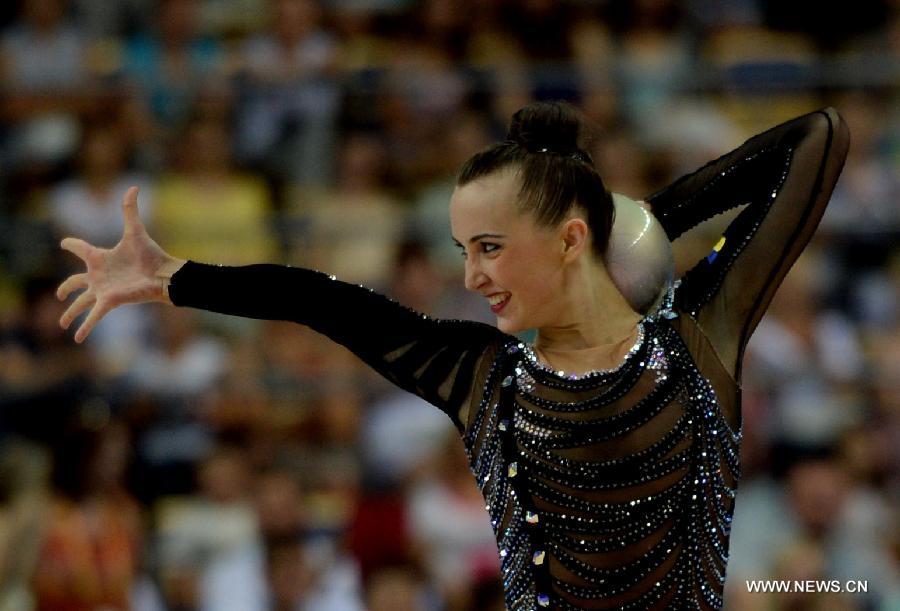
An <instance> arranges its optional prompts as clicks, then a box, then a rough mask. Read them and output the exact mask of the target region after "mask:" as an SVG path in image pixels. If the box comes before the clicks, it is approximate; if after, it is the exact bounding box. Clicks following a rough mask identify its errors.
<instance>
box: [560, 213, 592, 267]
mask: <svg viewBox="0 0 900 611" xmlns="http://www.w3.org/2000/svg"><path fill="white" fill-rule="evenodd" d="M560 238H561V239H562V245H561V254H562V256H563V258H564V259H565V260H566V261H574V260H575V259H576V258H577V257H578V256H580V255H581V253H582V251H584V249H585V248H586V247H587V242H588V226H587V223H585V222H584V220H583V219H580V218H577V217H576V218H572V219H569V220H567V221H566V222H565V223H563V225H562V227H561V228H560Z"/></svg>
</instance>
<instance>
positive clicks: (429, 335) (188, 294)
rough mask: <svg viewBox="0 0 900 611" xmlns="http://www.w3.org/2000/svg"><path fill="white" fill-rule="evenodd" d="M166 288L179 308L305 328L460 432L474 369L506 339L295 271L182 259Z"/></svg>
mask: <svg viewBox="0 0 900 611" xmlns="http://www.w3.org/2000/svg"><path fill="white" fill-rule="evenodd" d="M168 290H169V295H170V297H171V300H172V303H174V304H175V305H178V306H191V307H195V308H201V309H204V310H210V311H213V312H221V313H223V314H233V315H237V316H244V317H247V318H260V319H269V320H288V321H293V322H296V323H300V324H303V325H307V326H309V327H310V328H312V329H314V330H316V331H318V332H319V333H322V334H323V335H326V336H328V337H329V338H331V339H332V340H334V341H335V342H337V343H339V344H341V345H343V346H346V347H347V348H349V349H350V350H351V351H352V352H353V353H354V354H356V355H357V356H359V357H360V358H361V359H362V360H363V361H365V362H366V363H367V364H369V365H370V366H371V367H372V368H373V369H375V370H376V371H377V372H378V373H380V374H382V375H383V376H384V377H385V378H387V379H388V380H390V381H391V382H393V383H394V384H396V385H397V386H399V387H400V388H403V389H404V390H408V391H410V392H412V393H415V394H417V395H419V396H420V397H422V398H423V399H425V400H426V401H428V402H429V403H431V404H432V405H436V406H437V407H439V408H440V409H442V410H443V411H445V412H446V413H447V414H449V415H450V417H451V418H452V419H453V421H454V423H455V424H456V425H457V428H459V429H460V430H462V429H463V428H465V426H464V424H465V422H466V418H467V412H466V408H467V406H468V404H469V401H470V397H471V394H472V393H473V392H476V391H477V389H476V388H474V387H473V384H474V381H475V378H476V372H477V371H478V370H479V368H480V365H481V364H482V363H483V359H485V358H492V356H493V352H492V348H493V349H496V348H499V347H500V346H501V345H502V344H503V343H505V341H506V340H507V339H509V338H508V337H507V336H506V335H504V334H503V333H501V332H500V331H499V330H498V329H496V328H495V327H492V326H490V325H485V324H482V323H476V322H473V321H467V320H439V319H432V318H430V317H428V316H425V315H424V314H421V313H419V312H416V311H415V310H412V309H410V308H407V307H406V306H403V305H401V304H399V303H397V302H395V301H392V300H391V299H388V298H387V297H385V296H383V295H380V294H378V293H376V292H374V291H372V290H371V289H367V288H365V287H362V286H359V285H355V284H349V283H347V282H342V281H340V280H338V279H336V278H335V277H334V276H329V275H327V274H324V273H322V272H318V271H314V270H310V269H304V268H299V267H289V266H285V265H274V264H256V265H247V266H243V267H223V266H217V265H207V264H203V263H195V262H193V261H189V262H187V263H186V264H185V265H184V267H182V268H181V269H180V270H178V272H176V273H175V274H174V275H173V276H172V279H171V284H170V285H169V287H168Z"/></svg>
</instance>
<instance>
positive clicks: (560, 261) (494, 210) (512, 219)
mask: <svg viewBox="0 0 900 611" xmlns="http://www.w3.org/2000/svg"><path fill="white" fill-rule="evenodd" d="M519 189H520V181H519V178H518V176H517V175H516V173H515V171H513V170H501V171H499V172H495V173H493V174H490V175H488V176H484V177H482V178H479V179H477V180H474V181H472V182H470V183H468V184H466V185H463V186H458V187H457V188H456V190H455V191H454V192H453V197H452V198H451V200H450V225H451V228H452V233H453V240H454V242H456V243H457V245H458V246H460V248H461V252H462V255H463V256H464V259H465V282H466V288H467V289H468V290H470V291H475V292H477V293H480V294H481V295H483V296H484V297H485V298H486V299H487V300H488V301H489V304H490V306H491V310H492V311H493V312H494V314H496V316H497V326H498V328H499V329H500V330H501V331H504V332H505V333H516V332H519V331H522V330H525V329H533V328H540V327H541V326H544V325H546V324H548V323H551V322H552V321H554V320H558V312H557V309H558V308H559V302H560V299H559V297H560V291H561V289H562V286H563V283H562V280H563V265H564V257H563V252H564V246H565V243H564V241H563V238H562V236H561V235H560V233H559V231H557V230H555V229H554V228H549V227H541V226H539V225H537V224H536V223H535V220H534V216H533V215H532V214H531V213H530V212H520V211H518V210H517V209H516V201H517V200H518V195H519Z"/></svg>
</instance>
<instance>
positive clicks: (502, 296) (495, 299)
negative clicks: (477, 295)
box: [488, 293, 509, 306]
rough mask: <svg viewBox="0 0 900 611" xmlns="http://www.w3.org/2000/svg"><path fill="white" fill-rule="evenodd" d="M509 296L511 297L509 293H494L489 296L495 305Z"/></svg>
mask: <svg viewBox="0 0 900 611" xmlns="http://www.w3.org/2000/svg"><path fill="white" fill-rule="evenodd" d="M507 297H509V293H501V294H499V295H492V296H491V297H488V301H489V302H490V304H491V305H492V306H494V305H497V304H498V303H500V302H502V301H504V300H505V299H506V298H507Z"/></svg>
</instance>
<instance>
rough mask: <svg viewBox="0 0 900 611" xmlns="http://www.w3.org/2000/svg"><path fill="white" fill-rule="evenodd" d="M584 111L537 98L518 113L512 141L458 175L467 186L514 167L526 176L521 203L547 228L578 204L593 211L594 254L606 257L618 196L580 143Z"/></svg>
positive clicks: (494, 147)
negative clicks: (616, 197)
mask: <svg viewBox="0 0 900 611" xmlns="http://www.w3.org/2000/svg"><path fill="white" fill-rule="evenodd" d="M584 132H585V129H584V121H583V120H582V118H581V115H580V113H579V112H578V111H577V110H576V109H575V108H574V107H572V106H571V105H569V104H566V103H565V102H535V103H532V104H529V105H527V106H525V107H523V108H522V109H520V110H519V111H518V112H516V113H515V114H514V115H513V117H512V121H511V122H510V125H509V131H508V132H507V134H506V140H505V141H503V142H498V143H496V144H493V145H491V146H489V147H488V148H486V149H485V150H483V151H481V152H480V153H476V154H475V155H473V156H472V157H471V158H470V159H469V160H468V161H466V163H464V164H463V166H462V168H461V169H460V172H459V177H458V178H457V181H456V182H457V184H458V185H460V186H462V185H465V184H468V183H469V182H471V181H473V180H476V179H478V178H481V177H483V176H487V175H489V174H493V173H494V172H497V171H499V170H503V169H506V168H510V167H515V168H517V169H518V173H519V176H520V177H521V179H522V187H521V189H520V191H519V201H518V206H519V209H520V210H522V211H525V210H528V211H531V212H532V213H534V215H535V219H536V221H537V222H538V223H539V224H541V225H545V226H549V227H553V226H556V225H557V224H559V223H560V222H561V221H562V220H563V219H564V218H566V215H567V214H568V213H569V211H570V210H571V208H572V206H574V205H576V204H578V205H580V206H581V207H582V208H584V210H585V211H586V212H587V224H588V227H590V229H591V232H592V234H593V247H594V253H595V254H597V255H598V256H599V257H603V255H604V254H605V253H606V246H607V244H608V243H609V232H610V228H611V227H612V224H613V217H614V213H615V210H614V207H613V201H612V195H610V193H609V191H607V190H606V186H605V185H604V184H603V180H602V179H601V178H600V174H598V173H597V170H596V169H595V168H594V165H593V160H592V159H591V156H590V155H588V153H587V152H585V150H584V148H582V147H581V146H579V144H580V141H582V140H584V139H585V138H586V134H585V133H584Z"/></svg>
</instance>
